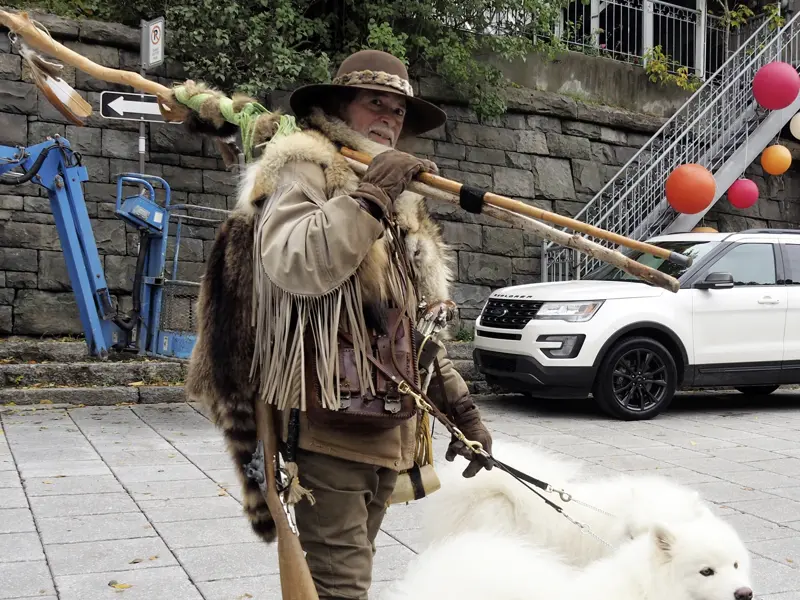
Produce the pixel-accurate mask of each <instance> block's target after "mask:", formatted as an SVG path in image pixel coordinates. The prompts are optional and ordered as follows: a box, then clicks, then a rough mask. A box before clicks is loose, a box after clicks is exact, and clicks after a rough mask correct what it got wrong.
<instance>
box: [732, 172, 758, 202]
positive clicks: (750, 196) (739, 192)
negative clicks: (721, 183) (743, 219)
mask: <svg viewBox="0 0 800 600" xmlns="http://www.w3.org/2000/svg"><path fill="white" fill-rule="evenodd" d="M756 200H758V186H757V185H756V182H755V181H753V180H752V179H737V180H736V181H734V182H733V185H732V186H731V187H729V188H728V202H730V203H731V204H732V205H733V206H735V207H736V208H750V207H751V206H753V204H755V203H756Z"/></svg>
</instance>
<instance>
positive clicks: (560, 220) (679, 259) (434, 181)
mask: <svg viewBox="0 0 800 600" xmlns="http://www.w3.org/2000/svg"><path fill="white" fill-rule="evenodd" d="M340 152H341V153H342V154H343V155H344V156H346V157H347V158H350V159H352V160H355V161H357V162H360V163H362V164H365V165H368V164H369V163H370V162H371V161H372V157H371V156H370V155H368V154H365V153H363V152H357V151H355V150H351V149H350V148H342V149H341V151H340ZM416 179H417V180H419V181H421V182H422V183H425V184H427V185H429V186H431V187H433V188H436V189H439V190H442V191H444V192H448V193H450V194H454V195H456V196H458V195H459V194H460V192H461V188H462V187H463V185H464V184H462V183H458V182H457V181H451V180H450V179H445V178H444V177H440V176H438V175H434V174H433V173H420V174H419V175H418V176H417V177H416ZM483 202H484V204H488V205H489V206H495V207H497V208H502V209H504V210H508V211H511V212H513V213H516V214H520V215H526V216H528V217H533V218H534V219H541V220H542V221H547V222H548V223H553V224H554V225H560V226H562V227H568V228H570V229H573V230H575V231H580V232H581V233H585V234H586V235H590V236H593V237H596V238H600V239H604V240H607V241H609V242H613V243H615V244H618V245H620V246H625V247H626V248H630V249H631V250H638V251H639V252H644V253H646V254H652V255H653V256H657V257H659V258H663V259H666V260H668V261H669V262H672V263H675V264H679V265H682V266H689V265H691V264H692V261H691V258H690V257H688V256H685V255H683V254H678V253H677V252H671V251H669V250H667V249H666V248H660V247H658V246H654V245H653V244H648V243H646V242H640V241H638V240H634V239H632V238H629V237H625V236H624V235H620V234H618V233H613V232H611V231H606V230H605V229H600V228H599V227H595V226H594V225H590V224H588V223H584V222H583V221H578V220H576V219H571V218H570V217H565V216H563V215H559V214H557V213H554V212H550V211H548V210H544V209H542V208H537V207H536V206H531V205H529V204H525V203H524V202H520V201H519V200H513V199H511V198H506V197H505V196H500V195H499V194H494V193H492V192H485V193H484V196H483Z"/></svg>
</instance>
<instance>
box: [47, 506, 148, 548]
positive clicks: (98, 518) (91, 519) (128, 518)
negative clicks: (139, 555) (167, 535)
mask: <svg viewBox="0 0 800 600" xmlns="http://www.w3.org/2000/svg"><path fill="white" fill-rule="evenodd" d="M37 524H38V525H39V531H40V533H41V535H42V541H43V542H44V543H45V544H63V543H69V542H92V541H100V540H125V539H131V538H142V537H154V536H155V535H156V532H155V530H154V529H153V527H152V525H150V524H149V523H148V522H147V519H145V517H144V515H142V514H141V513H118V514H109V515H87V516H80V517H54V518H48V519H37Z"/></svg>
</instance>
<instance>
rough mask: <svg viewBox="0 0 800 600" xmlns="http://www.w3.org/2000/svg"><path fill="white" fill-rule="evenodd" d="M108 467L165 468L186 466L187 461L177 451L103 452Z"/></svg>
mask: <svg viewBox="0 0 800 600" xmlns="http://www.w3.org/2000/svg"><path fill="white" fill-rule="evenodd" d="M103 460H104V461H105V462H106V464H108V466H109V467H137V466H138V467H165V466H167V467H168V466H173V465H188V464H189V461H188V460H187V459H186V458H185V457H184V456H183V455H182V454H181V453H180V452H178V451H177V450H174V449H173V450H145V451H140V452H127V451H123V452H103Z"/></svg>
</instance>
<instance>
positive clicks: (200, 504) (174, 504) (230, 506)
mask: <svg viewBox="0 0 800 600" xmlns="http://www.w3.org/2000/svg"><path fill="white" fill-rule="evenodd" d="M139 506H140V507H141V509H142V510H143V511H144V514H145V515H147V518H148V519H149V520H150V521H151V522H153V523H164V522H169V521H192V520H196V519H197V518H198V517H199V516H202V517H203V518H204V519H218V518H225V517H240V518H241V517H242V506H241V505H240V504H239V503H238V502H236V500H234V499H233V498H231V497H230V496H227V495H225V496H216V497H212V498H173V499H168V500H140V501H139Z"/></svg>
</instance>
